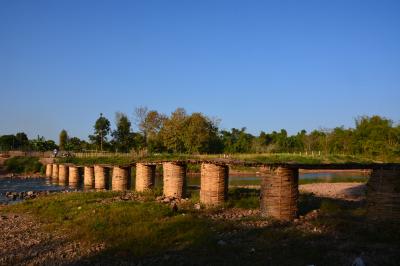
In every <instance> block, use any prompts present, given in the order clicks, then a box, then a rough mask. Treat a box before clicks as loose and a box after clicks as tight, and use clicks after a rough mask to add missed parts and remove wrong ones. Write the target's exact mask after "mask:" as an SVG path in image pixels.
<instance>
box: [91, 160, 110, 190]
mask: <svg viewBox="0 0 400 266" xmlns="http://www.w3.org/2000/svg"><path fill="white" fill-rule="evenodd" d="M107 174H108V171H107V169H106V167H104V166H102V165H95V166H94V188H95V189H106V187H107V177H108V175H107Z"/></svg>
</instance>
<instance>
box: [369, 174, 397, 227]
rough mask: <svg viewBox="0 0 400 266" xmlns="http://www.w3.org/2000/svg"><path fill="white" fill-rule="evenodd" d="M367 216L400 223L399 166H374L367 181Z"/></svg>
mask: <svg viewBox="0 0 400 266" xmlns="http://www.w3.org/2000/svg"><path fill="white" fill-rule="evenodd" d="M366 201H367V218H368V220H369V221H371V222H379V221H389V222H395V223H400V167H398V166H397V167H396V166H391V167H387V168H384V167H382V168H376V169H373V170H372V172H371V176H370V178H369V180H368V183H367V197H366Z"/></svg>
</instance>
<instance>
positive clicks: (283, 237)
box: [0, 188, 400, 265]
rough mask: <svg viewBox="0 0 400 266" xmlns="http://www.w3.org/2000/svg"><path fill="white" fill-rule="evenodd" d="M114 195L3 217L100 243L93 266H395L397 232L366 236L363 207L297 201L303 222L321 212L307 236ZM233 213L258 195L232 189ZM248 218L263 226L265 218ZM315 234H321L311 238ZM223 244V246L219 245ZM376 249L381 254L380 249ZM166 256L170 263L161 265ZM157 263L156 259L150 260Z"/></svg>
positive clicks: (73, 197)
mask: <svg viewBox="0 0 400 266" xmlns="http://www.w3.org/2000/svg"><path fill="white" fill-rule="evenodd" d="M119 195H120V193H116V192H96V193H95V192H77V193H66V194H55V195H50V196H46V197H42V198H38V199H35V200H28V201H25V202H23V203H19V204H15V205H13V206H7V207H5V208H3V209H0V212H12V213H29V214H32V215H34V216H35V217H36V218H37V219H39V220H40V221H41V222H42V223H44V224H45V227H44V229H46V230H57V231H62V232H68V234H69V236H70V237H71V238H72V239H80V240H83V241H89V242H105V243H106V244H107V249H106V251H104V252H103V253H101V254H99V255H98V256H96V257H94V258H90V259H91V260H93V261H94V264H95V263H96V262H99V261H100V262H102V264H112V263H116V264H118V263H119V262H120V261H124V260H128V261H130V262H131V263H132V261H133V262H140V261H141V260H145V261H146V260H147V264H157V265H177V264H179V265H188V264H196V265H265V264H267V265H310V264H315V265H343V264H351V262H352V259H354V256H357V255H358V254H359V253H358V252H359V251H361V250H362V251H363V252H365V253H366V254H369V255H370V256H371V257H372V258H373V259H374V260H377V261H378V262H383V263H381V264H387V265H396V263H397V260H396V257H397V252H396V251H397V250H398V249H399V248H400V247H399V243H400V241H399V240H400V237H399V236H400V234H399V230H398V229H393V230H392V229H389V227H384V228H383V230H373V229H369V227H368V226H366V223H365V220H364V215H365V208H364V206H363V205H362V204H360V203H358V204H353V203H352V204H349V203H345V202H342V201H338V200H330V199H321V198H316V197H314V196H313V195H311V194H302V195H301V197H300V203H299V205H300V214H301V215H304V214H307V213H308V212H310V211H311V210H313V209H320V210H321V217H319V218H318V219H316V220H312V221H309V222H307V223H304V226H305V227H307V228H309V229H304V226H303V227H302V226H300V227H297V226H296V225H295V224H282V223H277V222H274V221H270V222H269V225H267V226H265V227H262V228H248V227H245V226H242V225H241V223H240V220H238V221H230V220H228V219H223V220H218V221H213V220H211V219H209V218H207V215H206V214H207V213H208V210H200V211H195V210H193V209H185V208H183V209H180V210H178V211H173V210H172V209H171V208H170V207H168V206H167V205H163V204H159V203H156V202H155V201H154V198H155V197H156V195H157V194H156V193H148V194H146V197H145V200H144V201H141V202H139V201H115V200H113V198H115V197H118V196H119ZM191 200H192V201H193V202H196V201H198V191H194V192H192V198H191ZM233 207H234V208H244V209H257V208H258V207H259V191H258V190H256V189H243V188H235V189H230V190H229V201H228V202H227V203H226V204H225V205H224V206H223V208H224V209H226V208H233ZM220 210H221V209H213V210H211V211H212V212H215V211H220ZM244 219H248V218H244ZM252 219H253V220H252V222H257V221H265V218H262V217H253V218H252ZM313 228H318V229H319V230H322V231H323V233H315V232H314V231H313ZM220 239H223V240H224V241H225V242H226V243H227V244H226V245H218V244H217V243H218V241H219V240H220ZM378 245H380V246H382V247H383V248H380V249H379V250H377V247H378ZM166 254H168V256H171V257H170V259H168V260H164V259H163V258H164V257H165V256H167V255H166ZM155 258H159V260H154V261H153V259H155ZM347 260H349V261H347ZM347 262H348V263H347ZM136 264H138V263H136ZM144 264H146V263H144ZM375 264H376V265H378V264H379V263H375Z"/></svg>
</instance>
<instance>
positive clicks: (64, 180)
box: [58, 164, 68, 185]
mask: <svg viewBox="0 0 400 266" xmlns="http://www.w3.org/2000/svg"><path fill="white" fill-rule="evenodd" d="M58 184H60V185H68V166H66V165H65V164H60V165H59V166H58Z"/></svg>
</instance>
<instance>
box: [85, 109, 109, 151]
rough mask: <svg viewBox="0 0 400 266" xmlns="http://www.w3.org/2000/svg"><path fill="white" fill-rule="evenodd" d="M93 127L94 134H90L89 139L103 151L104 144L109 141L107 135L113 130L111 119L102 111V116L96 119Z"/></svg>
mask: <svg viewBox="0 0 400 266" xmlns="http://www.w3.org/2000/svg"><path fill="white" fill-rule="evenodd" d="M93 128H94V134H93V135H89V139H90V140H91V141H92V143H93V144H95V145H97V147H100V150H101V151H103V146H104V145H105V143H106V141H107V135H108V134H110V131H111V128H110V121H109V120H108V119H107V118H105V117H104V116H103V114H102V113H100V117H99V118H98V119H97V120H96V123H95V124H94V126H93Z"/></svg>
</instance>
